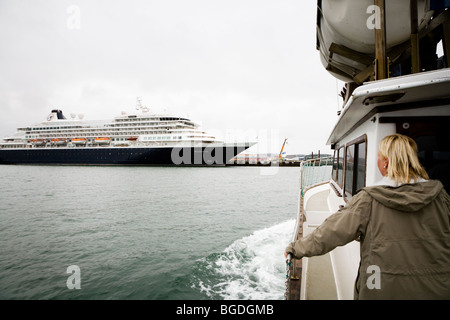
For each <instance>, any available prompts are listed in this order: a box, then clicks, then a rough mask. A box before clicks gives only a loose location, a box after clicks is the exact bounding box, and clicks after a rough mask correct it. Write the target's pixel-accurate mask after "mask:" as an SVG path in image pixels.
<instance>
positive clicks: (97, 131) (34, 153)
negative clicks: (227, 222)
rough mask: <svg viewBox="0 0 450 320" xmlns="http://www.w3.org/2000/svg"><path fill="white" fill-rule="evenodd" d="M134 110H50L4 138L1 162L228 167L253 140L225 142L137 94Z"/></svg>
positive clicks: (0, 155) (0, 146)
mask: <svg viewBox="0 0 450 320" xmlns="http://www.w3.org/2000/svg"><path fill="white" fill-rule="evenodd" d="M136 109H138V110H140V112H139V113H136V114H130V115H127V114H124V113H123V114H122V115H120V116H117V117H115V118H114V119H113V120H106V121H95V120H89V121H88V120H83V117H82V116H81V115H80V116H79V117H78V118H76V115H74V114H72V115H71V118H70V119H66V117H65V116H64V114H63V112H62V111H61V110H59V109H54V110H51V113H50V114H49V115H48V117H47V119H46V120H45V121H43V122H41V123H39V124H35V125H31V126H27V127H21V128H18V129H17V132H16V133H15V134H13V135H11V136H9V137H6V138H4V139H3V142H1V143H0V164H67V165H178V166H197V165H199V166H205V165H214V166H225V165H226V164H227V163H228V161H229V160H230V159H232V158H234V157H235V156H236V155H237V154H239V153H241V152H243V151H244V150H246V149H248V148H250V147H251V146H253V145H254V144H255V142H229V143H227V142H223V141H220V140H218V139H216V138H215V137H213V136H211V135H209V134H207V133H206V132H204V131H202V130H201V128H200V126H199V125H198V124H197V123H195V122H193V121H191V120H190V119H187V118H183V117H176V116H172V115H167V114H151V113H149V109H148V108H147V107H144V106H142V104H141V102H140V99H139V98H138V101H137V107H136Z"/></svg>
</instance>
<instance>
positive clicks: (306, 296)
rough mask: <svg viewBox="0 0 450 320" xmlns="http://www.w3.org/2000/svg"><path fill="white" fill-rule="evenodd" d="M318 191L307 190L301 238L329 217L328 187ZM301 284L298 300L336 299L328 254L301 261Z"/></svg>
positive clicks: (325, 186)
mask: <svg viewBox="0 0 450 320" xmlns="http://www.w3.org/2000/svg"><path fill="white" fill-rule="evenodd" d="M319 189H320V191H315V190H314V191H313V190H312V189H310V190H309V193H312V195H311V194H308V192H307V193H306V194H305V201H304V202H303V204H305V207H304V208H301V210H303V214H304V218H305V219H304V221H303V236H307V235H308V234H310V233H311V232H313V231H314V229H315V228H317V227H318V226H319V225H320V224H321V223H322V222H323V220H325V219H326V218H327V217H328V216H329V215H330V211H329V209H328V206H327V197H328V194H329V189H328V185H324V186H323V187H319ZM302 260H303V261H302V277H301V279H302V283H301V288H300V299H302V300H336V299H338V295H337V290H336V284H335V278H334V273H333V268H332V262H331V258H330V253H327V254H325V255H322V256H317V257H311V258H303V259H302Z"/></svg>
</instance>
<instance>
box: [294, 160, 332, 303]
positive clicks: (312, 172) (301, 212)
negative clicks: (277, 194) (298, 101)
mask: <svg viewBox="0 0 450 320" xmlns="http://www.w3.org/2000/svg"><path fill="white" fill-rule="evenodd" d="M332 169H333V158H332V157H324V158H315V159H310V160H305V161H302V162H301V163H300V192H299V193H300V194H299V202H298V203H299V205H298V213H297V220H296V225H295V228H294V232H293V234H292V238H291V242H294V241H296V240H297V239H299V238H301V237H303V236H304V235H306V234H309V233H310V232H311V231H312V230H313V229H314V228H316V227H317V226H319V225H320V224H321V223H322V221H323V220H324V219H325V218H326V217H327V216H328V215H329V214H330V212H329V209H328V205H327V196H328V191H329V185H328V183H329V181H330V179H331V173H332ZM305 203H307V206H308V207H307V208H305ZM306 220H308V223H307V224H305V226H304V222H305V221H306ZM303 260H304V259H295V258H294V257H293V256H292V255H290V254H289V255H288V257H287V260H286V293H285V298H286V299H287V300H299V299H306V298H307V296H308V297H309V298H312V299H315V298H318V299H335V298H336V296H335V294H333V291H334V292H335V290H327V292H331V294H329V293H325V295H322V296H318V295H317V294H316V293H315V292H314V291H315V290H316V289H315V288H317V287H316V286H314V287H311V286H309V287H308V288H307V283H309V282H311V281H314V282H315V283H334V281H333V280H332V279H330V277H332V268H331V261H330V258H329V256H328V255H324V256H321V257H317V259H311V261H307V263H303ZM305 262H306V261H305ZM309 267H311V268H314V270H317V271H318V273H314V275H312V277H311V278H310V279H308V281H305V280H306V279H305V275H306V271H307V269H308V268H309ZM330 270H331V274H330ZM315 275H320V276H319V277H316V279H314V277H315ZM307 289H308V292H307Z"/></svg>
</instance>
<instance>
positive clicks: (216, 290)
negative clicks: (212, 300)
mask: <svg viewBox="0 0 450 320" xmlns="http://www.w3.org/2000/svg"><path fill="white" fill-rule="evenodd" d="M294 224H295V220H289V221H286V222H283V223H280V224H278V225H275V226H272V227H269V228H266V229H262V230H258V231H255V232H254V233H253V234H252V235H250V236H248V237H244V238H242V239H239V240H236V241H235V242H234V243H233V244H231V245H230V246H229V247H228V248H226V249H225V250H224V252H223V254H221V255H220V256H219V257H218V258H217V259H215V261H212V262H210V265H208V266H207V268H208V269H210V268H212V269H214V273H215V274H216V276H217V278H216V279H217V280H218V282H217V283H215V284H210V285H205V284H204V283H203V282H202V281H200V283H199V284H198V285H199V287H200V289H201V290H202V291H203V292H205V293H206V294H207V295H209V296H213V295H214V296H217V295H218V296H220V297H221V298H223V299H226V300H228V299H230V300H279V299H283V296H284V291H285V279H286V263H285V258H284V255H283V252H284V249H285V248H286V246H287V244H288V243H289V241H290V238H291V235H292V232H293V228H294Z"/></svg>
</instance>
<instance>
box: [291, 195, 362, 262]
mask: <svg viewBox="0 0 450 320" xmlns="http://www.w3.org/2000/svg"><path fill="white" fill-rule="evenodd" d="M370 208H371V197H370V196H369V195H368V194H367V193H366V192H365V191H364V190H362V191H360V192H359V193H358V194H357V195H355V196H354V197H353V198H352V199H351V200H350V201H349V202H348V203H347V205H346V206H345V207H344V208H342V209H339V210H338V211H337V212H336V213H334V214H332V215H331V216H329V217H328V218H327V219H326V220H325V221H324V222H323V223H322V224H321V225H320V226H319V227H317V228H316V229H315V230H314V231H313V232H312V233H311V234H309V235H308V236H306V237H303V238H301V239H299V240H297V241H295V242H292V243H291V244H289V246H288V247H287V248H286V250H285V251H286V252H287V253H291V254H293V255H294V256H295V257H296V258H297V259H301V258H302V257H312V256H319V255H323V254H325V253H327V252H329V251H331V250H333V249H334V248H336V247H337V246H342V245H345V244H347V243H349V242H351V241H353V240H356V239H357V238H358V237H360V236H361V237H363V236H364V234H365V230H366V226H367V223H368V221H369V216H370Z"/></svg>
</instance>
